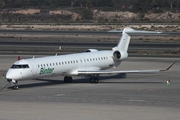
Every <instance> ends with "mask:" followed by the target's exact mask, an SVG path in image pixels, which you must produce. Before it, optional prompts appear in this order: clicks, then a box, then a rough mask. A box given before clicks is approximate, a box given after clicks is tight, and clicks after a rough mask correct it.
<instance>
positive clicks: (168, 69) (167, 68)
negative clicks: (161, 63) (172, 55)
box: [164, 61, 177, 71]
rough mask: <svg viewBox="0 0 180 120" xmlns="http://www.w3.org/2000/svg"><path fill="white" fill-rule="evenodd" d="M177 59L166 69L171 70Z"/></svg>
mask: <svg viewBox="0 0 180 120" xmlns="http://www.w3.org/2000/svg"><path fill="white" fill-rule="evenodd" d="M176 62H177V61H174V62H173V63H172V64H171V65H170V66H169V67H167V68H166V69H165V70H164V71H167V70H169V69H170V68H171V67H172V66H173V65H174V64H175V63H176Z"/></svg>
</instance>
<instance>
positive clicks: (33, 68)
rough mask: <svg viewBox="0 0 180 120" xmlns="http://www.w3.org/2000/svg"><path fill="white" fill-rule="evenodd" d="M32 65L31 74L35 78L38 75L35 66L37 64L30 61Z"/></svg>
mask: <svg viewBox="0 0 180 120" xmlns="http://www.w3.org/2000/svg"><path fill="white" fill-rule="evenodd" d="M30 64H31V66H30V67H31V74H32V75H33V76H36V75H37V72H38V71H37V70H38V69H37V66H36V65H35V63H34V62H33V61H30Z"/></svg>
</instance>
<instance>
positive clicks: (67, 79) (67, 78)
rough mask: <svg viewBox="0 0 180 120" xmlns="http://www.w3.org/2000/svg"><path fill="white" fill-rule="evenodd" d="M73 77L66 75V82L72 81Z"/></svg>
mask: <svg viewBox="0 0 180 120" xmlns="http://www.w3.org/2000/svg"><path fill="white" fill-rule="evenodd" d="M72 80H73V79H72V77H69V76H65V77H64V83H72Z"/></svg>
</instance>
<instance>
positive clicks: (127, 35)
mask: <svg viewBox="0 0 180 120" xmlns="http://www.w3.org/2000/svg"><path fill="white" fill-rule="evenodd" d="M109 32H118V33H119V32H120V33H122V37H121V39H120V40H119V43H118V45H117V46H116V47H114V48H113V51H115V50H120V51H125V52H127V50H128V47H129V42H130V39H131V35H159V34H161V33H162V32H155V31H136V30H134V29H132V28H128V27H127V28H124V30H123V31H116V30H115V31H109Z"/></svg>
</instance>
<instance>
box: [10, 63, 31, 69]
mask: <svg viewBox="0 0 180 120" xmlns="http://www.w3.org/2000/svg"><path fill="white" fill-rule="evenodd" d="M11 68H13V69H19V68H29V65H28V64H24V65H15V64H14V65H12V66H11Z"/></svg>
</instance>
